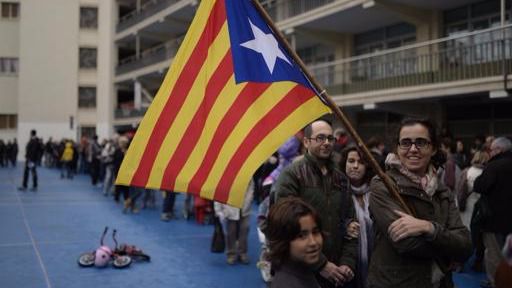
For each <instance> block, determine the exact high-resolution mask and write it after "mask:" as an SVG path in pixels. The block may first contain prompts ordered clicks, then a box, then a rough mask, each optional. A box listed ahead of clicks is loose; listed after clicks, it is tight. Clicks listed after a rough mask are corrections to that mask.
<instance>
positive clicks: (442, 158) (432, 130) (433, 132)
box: [395, 118, 446, 168]
mask: <svg viewBox="0 0 512 288" xmlns="http://www.w3.org/2000/svg"><path fill="white" fill-rule="evenodd" d="M416 124H420V125H422V126H423V127H425V128H427V131H428V134H429V137H430V142H431V144H432V148H433V149H434V150H435V151H436V152H435V154H434V155H432V158H431V159H430V163H432V164H433V165H434V167H436V168H439V167H441V166H442V165H443V164H444V163H445V162H446V155H445V154H444V152H442V151H441V149H440V143H439V135H438V134H437V129H436V127H435V125H434V123H432V121H430V119H427V118H405V119H404V120H402V122H401V123H400V126H399V127H398V130H397V133H396V138H395V139H396V140H395V145H396V148H398V142H399V141H400V132H401V131H402V128H404V127H405V126H413V125H416Z"/></svg>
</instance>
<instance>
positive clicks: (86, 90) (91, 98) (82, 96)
mask: <svg viewBox="0 0 512 288" xmlns="http://www.w3.org/2000/svg"><path fill="white" fill-rule="evenodd" d="M78 108H96V87H79V88H78Z"/></svg>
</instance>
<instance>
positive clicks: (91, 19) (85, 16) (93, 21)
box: [80, 7, 98, 29]
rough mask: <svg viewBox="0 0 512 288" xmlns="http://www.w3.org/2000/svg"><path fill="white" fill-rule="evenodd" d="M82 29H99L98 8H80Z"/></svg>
mask: <svg viewBox="0 0 512 288" xmlns="http://www.w3.org/2000/svg"><path fill="white" fill-rule="evenodd" d="M80 28H85V29H96V28H98V8H96V7H80Z"/></svg>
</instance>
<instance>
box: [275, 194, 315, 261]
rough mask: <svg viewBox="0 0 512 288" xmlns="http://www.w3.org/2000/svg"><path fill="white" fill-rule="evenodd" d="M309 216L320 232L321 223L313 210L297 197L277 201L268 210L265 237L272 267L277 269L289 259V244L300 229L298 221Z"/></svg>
mask: <svg viewBox="0 0 512 288" xmlns="http://www.w3.org/2000/svg"><path fill="white" fill-rule="evenodd" d="M307 215H311V217H313V220H314V221H315V222H316V225H317V227H318V229H319V230H320V231H322V223H321V221H320V217H319V216H318V214H317V212H316V211H315V209H314V208H313V207H312V206H311V205H309V204H308V203H306V202H304V201H303V200H302V199H300V198H297V197H286V198H283V199H279V200H278V201H277V203H276V204H274V205H273V206H272V208H270V212H269V214H268V218H267V221H268V222H267V223H268V226H267V229H266V234H267V235H266V236H267V238H268V240H269V245H270V255H269V256H270V260H271V262H272V265H273V267H279V266H280V265H281V264H282V263H283V261H285V260H286V259H288V258H289V257H290V242H291V241H293V240H294V239H296V238H297V237H298V236H299V234H300V232H301V227H300V223H299V219H300V218H301V217H303V216H307Z"/></svg>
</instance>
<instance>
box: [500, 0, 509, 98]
mask: <svg viewBox="0 0 512 288" xmlns="http://www.w3.org/2000/svg"><path fill="white" fill-rule="evenodd" d="M500 6H501V7H500V8H501V57H502V60H501V63H502V67H501V68H502V71H503V89H504V90H505V91H507V90H508V81H507V80H508V69H507V65H506V64H507V61H506V57H505V29H504V27H505V0H501V5H500ZM507 92H508V91H507Z"/></svg>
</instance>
